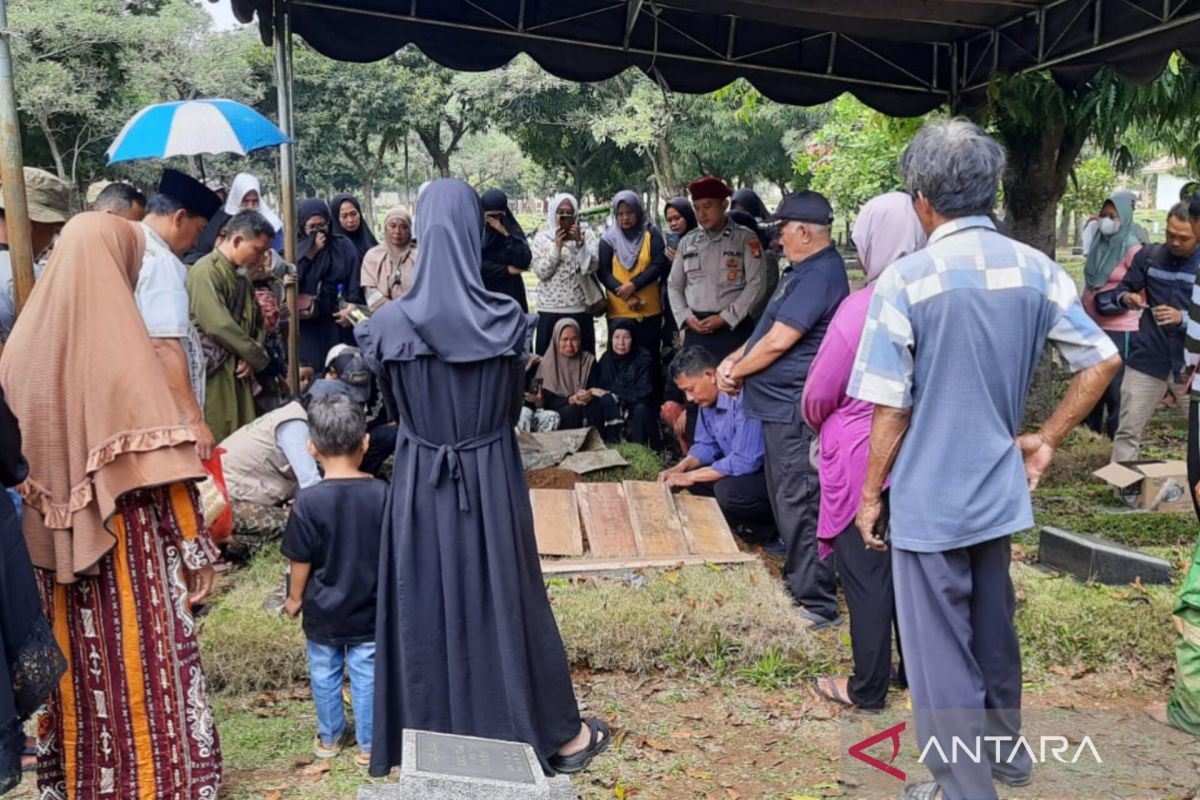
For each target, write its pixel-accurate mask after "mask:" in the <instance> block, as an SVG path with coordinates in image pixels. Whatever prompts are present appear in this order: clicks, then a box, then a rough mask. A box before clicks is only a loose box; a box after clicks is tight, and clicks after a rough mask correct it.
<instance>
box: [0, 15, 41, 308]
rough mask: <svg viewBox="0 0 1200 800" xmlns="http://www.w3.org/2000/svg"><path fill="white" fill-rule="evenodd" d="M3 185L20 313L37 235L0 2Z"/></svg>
mask: <svg viewBox="0 0 1200 800" xmlns="http://www.w3.org/2000/svg"><path fill="white" fill-rule="evenodd" d="M0 181H2V182H3V191H4V225H5V228H6V229H7V231H8V255H9V258H10V259H12V276H13V294H14V297H15V300H16V308H17V313H18V314H19V313H20V312H21V309H22V308H24V307H25V301H26V300H28V299H29V293H30V292H32V291H33V256H34V253H33V232H32V229H31V226H30V224H29V206H28V204H27V202H26V198H25V160H24V157H23V155H22V153H21V122H20V118H19V117H18V116H17V92H16V86H15V84H14V83H13V64H12V51H11V50H10V48H9V33H8V4H7V2H6V0H0Z"/></svg>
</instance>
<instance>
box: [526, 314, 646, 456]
mask: <svg viewBox="0 0 1200 800" xmlns="http://www.w3.org/2000/svg"><path fill="white" fill-rule="evenodd" d="M595 367H596V357H595V356H593V355H592V354H591V353H589V352H587V351H586V350H584V349H583V343H582V335H581V331H580V328H579V323H578V322H576V321H575V320H573V319H571V318H569V317H567V318H564V319H560V320H559V321H558V324H557V325H555V326H554V347H553V348H552V349H551V350H549V351H548V352H547V353H546V355H545V356H543V357H542V363H541V364H540V365H538V373H537V378H538V379H540V380H541V386H540V389H539V390H538V392H537V395H536V396H535V397H534V398H533V403H534V406H535V407H537V408H541V409H545V410H547V411H554V412H556V413H557V414H558V416H559V424H558V427H559V429H561V430H576V429H578V428H586V427H592V428H595V429H596V430H598V431H600V433H601V434H602V435H603V436H604V440H605V441H608V442H615V441H618V440H619V439H620V438H621V429H622V427H623V426H624V419H623V418H622V416H621V407H620V404H619V403H618V401H617V398H616V396H614V395H611V394H609V393H608V392H606V391H604V390H602V389H600V388H599V387H598V386H597V384H596V382H595V380H596V377H597V371H596V369H595Z"/></svg>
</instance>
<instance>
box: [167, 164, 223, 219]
mask: <svg viewBox="0 0 1200 800" xmlns="http://www.w3.org/2000/svg"><path fill="white" fill-rule="evenodd" d="M158 193H159V194H165V195H166V196H167V197H170V198H173V199H174V200H175V201H176V202H178V203H179V204H180V205H182V206H183V207H184V208H185V209H187V211H188V213H189V214H195V215H197V216H200V217H204V218H205V219H212V218H213V215H214V214H216V213H217V211H218V210H220V208H221V198H220V197H217V193H216V192H214V191H213V190H212V189H209V188H208V187H207V186H205V185H204V184H203V183H201V182H200V181H198V180H196V179H195V178H193V177H191V176H189V175H184V174H183V173H182V172H180V171H179V170H174V169H164V170H163V174H162V180H160V181H159V182H158Z"/></svg>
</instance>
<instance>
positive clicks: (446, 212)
mask: <svg viewBox="0 0 1200 800" xmlns="http://www.w3.org/2000/svg"><path fill="white" fill-rule="evenodd" d="M416 222H417V230H416V234H417V241H419V242H420V243H421V246H420V247H419V248H418V249H417V265H416V268H415V273H416V278H415V279H414V280H413V287H412V290H411V291H409V293H408V294H406V295H404V297H402V298H400V299H399V300H395V301H393V302H391V303H388V304H387V305H385V306H384V307H383V308H381V309H380V310H379V311H378V312H376V314H375V316H373V317H372V318H371V319H370V320H368V321H367V322H365V323H363V325H362V326H360V330H359V331H358V334H359V337H360V339H362V338H363V337H364V334H366V336H367V337H369V340H371V341H372V342H373V343H374V347H373V348H370V349H371V350H372V351H373V355H374V356H375V357H377V358H379V359H380V360H382V361H388V360H401V361H403V360H410V359H412V358H415V357H416V356H420V355H433V356H436V357H437V358H439V359H441V360H442V361H448V362H452V363H468V362H473V361H485V360H487V359H490V358H497V357H499V356H505V355H514V354H519V353H522V352H524V342H525V331H526V326H527V321H526V318H525V314H524V313H523V312H522V311H521V307H520V306H518V305H517V303H516V301H514V300H513V299H511V298H509V297H507V296H505V295H502V294H496V293H494V292H489V291H488V290H487V289H485V288H484V286H483V278H482V277H481V276H480V267H481V262H482V256H481V255H480V252H481V245H482V242H483V205H482V204H481V203H480V201H479V195H478V194H476V193H475V190H474V189H472V188H471V187H470V186H468V185H467V184H466V183H464V182H462V181H460V180H449V179H445V180H438V181H434V182H433V183H431V184H430V185H429V187H428V188H427V189H426V190H425V191H424V193H422V194H421V196H420V198H419V199H418V200H417V213H416ZM363 328H366V329H367V330H366V331H364V330H362V329H363ZM364 349H366V348H364Z"/></svg>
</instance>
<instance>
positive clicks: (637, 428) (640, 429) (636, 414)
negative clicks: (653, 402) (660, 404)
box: [625, 403, 661, 448]
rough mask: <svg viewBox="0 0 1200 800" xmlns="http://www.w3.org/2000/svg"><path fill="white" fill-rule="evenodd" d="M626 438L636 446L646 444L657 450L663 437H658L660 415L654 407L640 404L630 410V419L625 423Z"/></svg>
mask: <svg viewBox="0 0 1200 800" xmlns="http://www.w3.org/2000/svg"><path fill="white" fill-rule="evenodd" d="M625 428H626V431H625V434H626V436H625V438H626V439H627V440H628V441H631V442H634V443H635V444H644V445H646V446H647V447H650V448H657V447H658V445H659V443H660V441H661V437H660V436H659V435H658V431H659V425H658V413H657V412H656V411H655V409H654V407H653V406H648V405H646V404H645V403H638V404H637V405H635V406H632V407H630V408H629V417H628V419H627V420H626V421H625Z"/></svg>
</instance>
